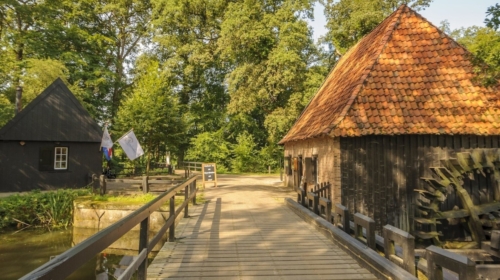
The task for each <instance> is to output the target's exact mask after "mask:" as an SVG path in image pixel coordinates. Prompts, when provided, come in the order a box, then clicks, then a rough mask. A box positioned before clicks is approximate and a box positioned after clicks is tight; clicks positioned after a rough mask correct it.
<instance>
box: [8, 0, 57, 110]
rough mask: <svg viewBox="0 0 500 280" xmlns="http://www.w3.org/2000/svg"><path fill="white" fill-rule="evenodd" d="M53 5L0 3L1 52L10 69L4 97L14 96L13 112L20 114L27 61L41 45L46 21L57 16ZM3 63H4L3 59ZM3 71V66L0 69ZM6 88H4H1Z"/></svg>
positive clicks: (33, 0)
mask: <svg viewBox="0 0 500 280" xmlns="http://www.w3.org/2000/svg"><path fill="white" fill-rule="evenodd" d="M54 4H55V3H54V1H51V0H47V1H42V0H24V1H20V0H0V50H1V51H0V52H1V54H2V56H3V55H5V56H8V57H12V58H13V59H10V60H9V62H11V63H10V66H11V67H10V68H9V69H8V70H5V68H4V70H3V71H2V72H4V75H6V76H7V77H8V80H7V83H6V84H7V87H8V89H7V90H6V92H5V93H6V94H7V95H9V94H10V95H14V92H15V97H14V98H13V99H15V104H16V111H17V112H19V111H21V110H22V107H23V105H22V102H21V100H22V86H23V81H22V76H23V74H24V72H25V70H26V61H25V60H26V58H30V57H36V50H37V47H39V46H40V45H41V44H42V43H41V42H40V40H39V38H40V35H42V34H43V33H44V31H45V29H46V21H47V19H48V18H50V17H54V16H55V15H56V13H57V11H56V9H55V6H54ZM2 60H4V59H2ZM3 66H4V67H5V65H3ZM4 85H5V84H4Z"/></svg>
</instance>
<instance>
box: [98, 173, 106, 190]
mask: <svg viewBox="0 0 500 280" xmlns="http://www.w3.org/2000/svg"><path fill="white" fill-rule="evenodd" d="M99 190H100V191H99V193H100V194H101V195H105V194H106V177H105V176H104V175H101V176H99Z"/></svg>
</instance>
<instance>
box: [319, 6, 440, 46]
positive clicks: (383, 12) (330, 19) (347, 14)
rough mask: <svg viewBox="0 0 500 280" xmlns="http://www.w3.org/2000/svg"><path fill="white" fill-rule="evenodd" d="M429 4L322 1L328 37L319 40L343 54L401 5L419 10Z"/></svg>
mask: <svg viewBox="0 0 500 280" xmlns="http://www.w3.org/2000/svg"><path fill="white" fill-rule="evenodd" d="M431 2H432V0H340V1H338V0H323V5H324V6H325V16H326V20H327V25H326V27H327V29H328V33H327V34H326V35H325V37H324V38H323V40H324V41H325V42H328V43H331V44H333V46H334V47H335V50H336V52H337V55H342V54H344V53H345V52H346V51H347V50H348V49H349V48H350V47H352V46H354V45H355V44H356V43H357V42H358V41H359V40H360V39H361V38H363V36H365V35H366V34H368V33H370V32H371V31H372V30H373V29H374V28H375V27H376V26H377V25H378V24H379V23H380V22H382V20H384V19H385V18H386V17H387V16H389V15H390V14H391V13H392V12H394V11H395V10H396V9H397V8H398V7H399V6H400V5H401V4H406V5H408V6H409V7H411V8H412V9H415V10H417V11H418V10H421V9H423V8H425V7H429V4H430V3H431Z"/></svg>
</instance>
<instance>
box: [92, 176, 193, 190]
mask: <svg viewBox="0 0 500 280" xmlns="http://www.w3.org/2000/svg"><path fill="white" fill-rule="evenodd" d="M92 178H93V179H94V183H93V188H94V193H99V194H101V195H103V194H106V193H107V186H108V183H111V184H113V183H125V184H139V185H141V189H142V192H143V193H148V192H149V191H150V186H151V185H154V184H176V183H181V182H183V181H184V179H181V180H173V179H170V180H162V179H155V180H150V178H149V176H142V177H141V178H140V179H106V177H105V176H104V175H101V176H99V177H97V176H95V175H94V176H92ZM97 178H98V179H97ZM186 178H187V177H186Z"/></svg>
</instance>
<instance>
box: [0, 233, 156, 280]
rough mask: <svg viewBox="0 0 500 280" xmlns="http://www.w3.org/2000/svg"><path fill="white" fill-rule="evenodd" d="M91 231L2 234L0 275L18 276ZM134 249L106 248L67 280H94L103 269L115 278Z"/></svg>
mask: <svg viewBox="0 0 500 280" xmlns="http://www.w3.org/2000/svg"><path fill="white" fill-rule="evenodd" d="M74 233H75V234H76V235H74ZM93 233H95V231H85V235H84V234H83V233H82V232H81V231H79V230H78V229H76V230H75V231H73V230H72V229H70V230H60V231H52V232H48V231H46V230H29V231H28V230H25V231H21V232H17V233H14V232H4V233H1V234H0V272H1V276H0V278H1V279H6V280H10V279H18V278H20V277H22V276H24V275H25V274H27V273H29V272H31V271H33V270H34V269H36V268H37V267H39V266H41V265H43V264H44V263H46V262H47V261H49V260H50V258H51V257H54V256H56V255H59V254H61V253H63V252H64V251H66V250H68V249H70V248H71V247H73V246H74V245H75V244H77V243H79V242H81V241H83V240H84V239H85V238H87V237H89V236H90V235H92V234H93ZM133 248H134V247H132V248H130V249H128V248H124V247H123V248H116V249H113V248H108V249H106V250H105V251H104V252H102V253H100V254H98V255H96V256H95V257H93V258H92V259H91V260H89V261H88V262H87V263H85V264H84V265H83V266H81V267H80V268H79V269H78V270H77V271H75V272H74V273H73V274H72V275H71V276H70V277H68V279H85V280H89V279H97V278H96V277H97V275H99V274H102V272H107V274H108V276H109V279H114V277H113V274H115V272H116V270H117V269H119V268H120V265H119V264H120V261H121V260H122V258H123V256H124V255H137V249H133ZM150 257H151V256H150ZM122 268H123V267H122Z"/></svg>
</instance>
